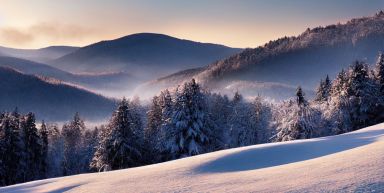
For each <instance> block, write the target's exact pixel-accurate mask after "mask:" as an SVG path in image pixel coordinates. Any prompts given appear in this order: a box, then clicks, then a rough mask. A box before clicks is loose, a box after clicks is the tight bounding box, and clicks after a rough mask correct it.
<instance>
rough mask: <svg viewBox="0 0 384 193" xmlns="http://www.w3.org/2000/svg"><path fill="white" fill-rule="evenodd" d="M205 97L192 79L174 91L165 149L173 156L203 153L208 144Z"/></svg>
mask: <svg viewBox="0 0 384 193" xmlns="http://www.w3.org/2000/svg"><path fill="white" fill-rule="evenodd" d="M205 106H206V105H205V99H204V96H203V94H202V93H201V90H200V86H199V85H198V84H197V83H196V82H195V80H194V79H192V81H191V82H187V83H185V84H184V86H183V87H182V88H181V89H178V91H177V92H176V99H175V105H174V112H173V115H172V125H173V128H172V129H169V130H168V131H167V134H166V149H167V151H168V152H169V153H170V155H172V156H173V157H174V158H180V157H186V156H191V155H197V154H200V153H204V152H205V151H206V147H207V145H208V136H209V132H210V131H209V128H207V127H206V125H204V123H206V120H205V119H207V116H206V111H205V109H204V107H205Z"/></svg>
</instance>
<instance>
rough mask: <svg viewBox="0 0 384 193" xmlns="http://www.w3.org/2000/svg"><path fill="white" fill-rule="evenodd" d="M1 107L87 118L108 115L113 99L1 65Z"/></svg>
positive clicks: (40, 116) (46, 116)
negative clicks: (78, 115)
mask: <svg viewBox="0 0 384 193" xmlns="http://www.w3.org/2000/svg"><path fill="white" fill-rule="evenodd" d="M0 90H1V92H0V109H1V111H12V110H13V109H15V107H18V109H19V110H20V111H21V112H29V111H31V112H34V113H36V115H37V118H38V119H44V120H48V121H64V120H65V121H67V120H69V119H71V118H72V117H73V115H74V114H75V113H76V112H79V113H80V114H81V116H83V117H84V118H85V119H87V120H98V119H105V118H107V117H109V116H110V114H111V112H112V111H113V109H114V106H115V102H114V101H112V100H111V99H108V98H105V97H103V96H100V95H97V94H94V93H92V92H90V91H87V90H84V89H80V88H78V87H74V86H71V85H68V84H64V83H62V82H60V81H58V80H55V79H51V78H45V79H44V78H39V77H36V76H32V75H26V74H23V73H21V72H18V71H16V70H14V69H11V68H4V67H0Z"/></svg>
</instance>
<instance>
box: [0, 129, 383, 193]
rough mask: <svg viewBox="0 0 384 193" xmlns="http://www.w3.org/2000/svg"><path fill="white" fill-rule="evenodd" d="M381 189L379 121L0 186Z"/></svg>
mask: <svg viewBox="0 0 384 193" xmlns="http://www.w3.org/2000/svg"><path fill="white" fill-rule="evenodd" d="M373 190H374V191H375V192H383V191H384V124H379V125H376V126H372V127H368V128H365V129H361V130H359V131H355V132H352V133H347V134H343V135H339V136H331V137H323V138H317V139H309V140H297V141H290V142H282V143H271V144H263V145H255V146H249V147H243V148H236V149H230V150H224V151H218V152H214V153H209V154H204V155H200V156H195V157H190V158H185V159H180V160H175V161H170V162H166V163H161V164H155V165H150V166H145V167H138V168H132V169H126V170H119V171H112V172H106V173H96V174H84V175H77V176H69V177H62V178H55V179H48V180H41V181H35V182H30V183H25V184H19V185H14V186H9V187H5V188H1V189H0V192H17V193H19V192H66V191H68V192H114V193H116V192H332V191H336V192H373Z"/></svg>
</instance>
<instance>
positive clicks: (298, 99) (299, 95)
mask: <svg viewBox="0 0 384 193" xmlns="http://www.w3.org/2000/svg"><path fill="white" fill-rule="evenodd" d="M296 102H297V105H298V106H305V105H307V101H306V100H305V99H304V92H303V90H302V89H301V87H300V86H299V87H297V91H296Z"/></svg>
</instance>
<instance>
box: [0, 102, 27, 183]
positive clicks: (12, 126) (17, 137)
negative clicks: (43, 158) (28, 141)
mask: <svg viewBox="0 0 384 193" xmlns="http://www.w3.org/2000/svg"><path fill="white" fill-rule="evenodd" d="M1 126H2V129H1V130H2V131H3V132H4V139H3V142H4V144H5V148H4V149H5V152H4V154H5V155H6V156H5V157H4V165H5V168H6V171H5V174H6V179H5V180H4V181H5V184H6V185H11V184H15V183H20V182H24V181H25V175H24V173H25V170H26V167H27V165H26V163H25V160H24V159H22V158H23V157H24V156H25V152H24V147H25V145H24V144H23V140H22V138H21V136H22V134H21V131H20V114H19V113H18V110H17V108H16V109H15V111H14V112H12V114H7V115H5V117H4V118H3V122H2V125H1Z"/></svg>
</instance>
